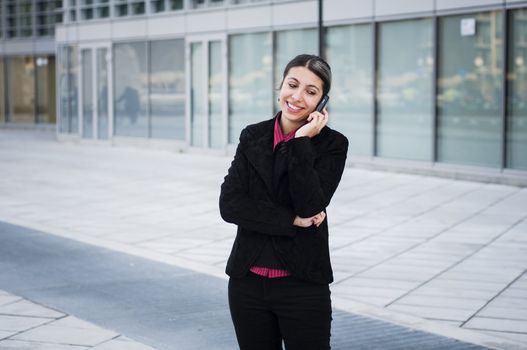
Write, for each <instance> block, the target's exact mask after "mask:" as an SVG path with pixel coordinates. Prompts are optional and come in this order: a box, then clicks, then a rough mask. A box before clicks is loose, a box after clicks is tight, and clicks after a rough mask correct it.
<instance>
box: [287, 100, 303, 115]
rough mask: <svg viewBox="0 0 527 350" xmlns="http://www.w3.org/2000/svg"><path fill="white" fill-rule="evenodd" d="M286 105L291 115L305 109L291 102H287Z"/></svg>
mask: <svg viewBox="0 0 527 350" xmlns="http://www.w3.org/2000/svg"><path fill="white" fill-rule="evenodd" d="M286 105H287V109H289V112H290V113H298V112H300V111H301V110H302V109H304V108H303V107H300V106H297V105H295V104H293V103H291V102H286Z"/></svg>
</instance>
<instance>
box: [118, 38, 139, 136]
mask: <svg viewBox="0 0 527 350" xmlns="http://www.w3.org/2000/svg"><path fill="white" fill-rule="evenodd" d="M146 52H147V51H146V43H145V42H132V43H119V44H115V45H114V55H113V57H114V63H113V66H114V81H115V84H114V112H115V128H114V130H115V135H121V136H136V137H148V118H147V103H146V101H147V98H148V71H147V62H146V60H147V57H146Z"/></svg>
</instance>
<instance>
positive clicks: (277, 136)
mask: <svg viewBox="0 0 527 350" xmlns="http://www.w3.org/2000/svg"><path fill="white" fill-rule="evenodd" d="M280 117H281V114H280V115H278V116H277V117H276V121H275V123H274V142H273V150H274V149H275V148H276V145H278V144H279V143H280V142H282V141H283V142H287V141H289V140H291V139H293V138H294V137H295V133H296V131H297V130H298V129H295V130H293V131H291V132H288V133H287V134H284V132H283V131H282V128H281V127H280ZM249 271H251V272H252V273H255V274H257V275H260V276H263V277H267V278H278V277H287V276H291V272H289V271H288V270H281V269H270V268H268V267H262V266H252V267H251V268H250V269H249Z"/></svg>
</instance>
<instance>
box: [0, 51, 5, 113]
mask: <svg viewBox="0 0 527 350" xmlns="http://www.w3.org/2000/svg"><path fill="white" fill-rule="evenodd" d="M5 110H6V105H5V80H4V58H3V57H0V123H5V122H6V118H5Z"/></svg>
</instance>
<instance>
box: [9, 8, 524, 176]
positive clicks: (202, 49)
mask: <svg viewBox="0 0 527 350" xmlns="http://www.w3.org/2000/svg"><path fill="white" fill-rule="evenodd" d="M1 11H2V26H1V28H2V35H3V39H4V40H3V42H2V56H3V57H2V61H1V62H2V63H1V64H2V66H3V70H2V74H3V76H2V79H1V80H3V81H4V84H3V89H4V93H3V94H2V97H1V100H0V103H1V105H2V107H3V108H2V118H3V120H4V121H5V122H6V123H7V124H9V123H22V122H25V123H27V122H32V123H37V124H38V123H55V113H54V112H55V104H54V103H52V102H51V101H50V100H51V99H52V98H51V97H52V96H53V94H54V93H55V94H56V106H57V113H56V114H57V115H58V118H57V122H56V127H57V134H58V136H59V139H61V140H69V139H74V140H95V141H94V142H103V143H105V142H106V143H109V144H120V143H134V144H137V143H139V144H142V143H144V144H152V143H153V144H159V145H161V147H167V148H170V149H182V150H187V151H201V152H202V151H206V152H217V153H220V154H222V153H223V154H224V153H226V152H227V153H231V152H233V148H234V146H235V145H236V143H237V140H238V136H239V133H240V131H241V129H242V128H243V127H244V126H245V125H247V124H249V123H252V122H256V121H260V120H264V119H268V118H270V117H272V116H273V115H274V114H275V112H276V110H277V105H276V102H275V101H276V93H277V88H278V85H279V83H280V80H281V73H282V69H283V67H284V66H285V64H286V62H287V61H288V60H289V59H290V58H292V57H293V56H295V55H296V54H298V53H319V51H321V52H320V53H321V54H322V55H323V56H324V57H325V58H326V59H327V60H328V62H329V63H330V64H331V66H332V70H333V79H334V82H333V86H332V90H331V93H330V95H331V100H330V103H329V111H330V119H331V121H330V125H331V126H332V127H334V128H336V129H337V130H340V131H341V132H343V133H344V134H345V135H347V136H348V138H349V139H350V151H349V152H350V154H349V163H350V164H351V165H355V166H368V167H378V168H388V169H393V170H403V171H408V172H419V173H430V174H436V175H444V176H451V177H464V178H471V179H481V180H484V181H494V182H502V183H516V184H523V185H527V1H524V0H361V1H358V0H321V1H319V0H259V1H256V0H252V1H250V0H245V1H243V0H179V1H178V0H147V1H146V0H64V1H39V0H19V1H13V0H9V1H6V0H4V1H2V7H1ZM53 28H54V37H53V36H52V34H53ZM51 46H53V47H52V48H51ZM55 61H56V62H57V63H56V70H57V72H56V88H55V86H54V85H53V84H54V80H53V79H50V78H49V77H51V76H53V74H55Z"/></svg>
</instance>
